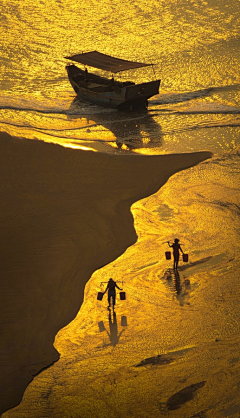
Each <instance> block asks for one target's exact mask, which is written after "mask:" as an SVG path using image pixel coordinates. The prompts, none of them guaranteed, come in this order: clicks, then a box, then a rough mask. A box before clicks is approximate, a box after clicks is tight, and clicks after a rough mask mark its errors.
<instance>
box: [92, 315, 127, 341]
mask: <svg viewBox="0 0 240 418" xmlns="http://www.w3.org/2000/svg"><path fill="white" fill-rule="evenodd" d="M108 326H109V331H108V330H107V329H106V328H105V325H104V322H103V321H100V322H99V323H98V328H99V331H100V332H103V331H106V333H107V335H108V337H109V340H110V343H109V344H104V345H105V346H109V345H112V346H113V347H115V346H116V345H117V344H118V343H119V340H120V337H121V335H122V333H123V332H124V328H123V329H122V330H121V331H120V332H119V333H118V323H117V315H116V312H115V311H114V309H110V310H109V314H108ZM126 326H127V317H126V316H125V315H122V317H121V327H126Z"/></svg>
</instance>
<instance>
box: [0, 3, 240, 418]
mask: <svg viewBox="0 0 240 418" xmlns="http://www.w3.org/2000/svg"><path fill="white" fill-rule="evenodd" d="M238 6H239V2H238V1H236V0H231V1H228V2H225V1H222V0H218V2H216V1H214V0H211V1H202V0H201V1H200V0H195V1H185V2H179V1H176V0H168V1H165V0H163V1H161V2H159V1H157V2H156V1H152V2H151V4H146V2H145V1H138V2H134V1H133V2H131V3H129V2H127V1H125V0H123V1H122V2H121V3H119V2H116V1H111V2H108V1H107V2H106V1H104V2H102V1H98V2H95V1H91V2H90V3H89V2H88V3H81V6H80V5H79V4H78V3H74V2H72V1H71V2H70V1H68V0H64V1H60V0H59V1H57V2H52V1H51V2H49V1H48V2H46V1H42V2H38V3H37V2H33V1H28V3H27V5H26V4H25V3H23V2H20V0H19V1H16V0H15V1H9V0H8V1H3V2H2V9H3V10H2V13H1V22H2V25H3V29H4V31H3V36H2V37H1V40H0V43H1V49H2V51H3V52H2V67H3V71H2V73H1V78H0V84H1V92H2V94H1V98H0V129H1V130H2V131H7V132H9V133H10V134H11V135H16V136H18V137H24V138H29V139H34V138H36V139H39V140H43V141H47V142H49V141H50V142H54V143H58V144H62V145H64V146H70V147H82V148H84V147H87V148H88V149H94V150H100V151H103V152H113V153H119V154H121V153H130V152H138V153H145V154H164V153H176V152H177V153H182V152H190V151H197V150H203V149H205V150H211V151H212V152H213V153H214V157H213V158H212V159H211V160H209V161H206V162H204V163H202V164H200V165H199V166H197V167H194V168H192V169H189V170H186V171H182V172H179V173H177V174H175V175H174V176H173V177H172V178H171V179H169V181H168V182H167V183H166V184H165V186H164V187H163V188H161V190H160V191H159V192H158V193H156V194H155V195H153V196H151V197H149V198H147V199H144V200H142V201H140V202H137V203H135V204H134V205H133V208H132V211H133V214H134V219H135V227H136V231H137V234H138V237H139V239H138V241H137V243H136V244H135V245H134V246H132V247H130V248H129V249H128V250H127V251H126V252H125V254H123V256H121V257H120V258H119V259H117V260H115V261H114V262H113V263H111V264H109V265H108V266H106V267H104V268H103V269H101V270H99V271H97V272H95V273H94V275H93V276H92V278H91V280H90V282H89V283H88V285H87V287H86V293H85V302H84V304H83V306H82V307H81V310H80V312H79V314H78V316H77V318H76V319H75V320H74V321H73V322H72V323H71V324H69V325H68V326H67V327H66V328H64V329H63V330H61V331H60V332H59V333H58V335H57V337H56V342H55V346H56V348H57V350H58V351H59V352H60V353H61V359H60V360H59V362H58V363H56V364H55V365H54V366H52V367H51V368H49V369H48V370H46V371H44V372H43V373H41V374H40V375H39V376H38V377H36V378H35V379H34V381H33V383H32V384H30V385H29V387H28V389H27V390H26V392H25V395H24V399H23V402H22V404H21V405H20V406H19V407H17V408H15V409H13V410H11V411H9V412H7V413H5V414H4V418H5V417H15V416H16V417H18V418H19V417H31V418H34V417H39V416H41V417H49V416H51V417H52V416H53V417H60V416H61V417H65V416H66V417H68V416H69V417H79V416H81V417H84V418H85V417H86V418H88V417H92V416H94V417H95V416H96V417H105V416H108V417H126V416H134V417H151V416H156V417H158V416H171V417H175V416H176V417H191V416H194V414H199V415H198V416H202V417H213V416H214V417H225V416H226V417H228V416H233V417H237V416H238V414H239V411H240V398H239V387H240V378H239V375H240V374H239V364H240V363H239V341H240V332H239V331H240V330H239V308H240V306H239V300H240V298H239V293H240V286H239V270H240V269H239V258H238V254H239V240H238V236H239V227H240V223H239V213H240V191H239V186H240V173H239V155H240V154H239V152H240V148H239V141H240V139H239V122H240V116H239V91H240V88H239V85H240V84H239V61H238V56H239V8H238ZM93 49H97V50H99V51H100V52H103V53H109V54H112V55H114V56H117V57H121V58H125V59H136V60H139V61H144V62H153V63H155V64H156V65H155V67H154V71H155V74H156V77H159V78H161V80H162V83H161V87H160V92H159V95H157V96H155V97H154V98H152V99H151V100H150V103H149V111H148V113H147V114H134V113H133V114H125V113H120V112H116V111H113V110H111V109H101V108H98V107H97V106H93V105H90V104H86V103H82V102H80V101H77V100H75V94H74V92H73V91H72V88H71V86H70V84H69V82H68V79H67V76H66V72H65V65H66V60H65V59H64V56H66V55H69V54H70V53H74V52H80V51H81V50H83V51H89V50H93ZM130 76H131V77H132V76H133V77H135V78H136V79H137V80H138V81H143V80H145V78H147V79H149V78H150V79H151V78H153V77H154V74H153V72H152V68H151V67H150V68H148V69H147V70H146V69H144V70H137V71H135V72H134V74H132V73H131V74H129V73H127V74H126V77H127V78H129V77H130ZM176 236H177V237H179V238H180V239H181V242H182V243H183V249H184V251H185V252H187V253H188V254H189V263H188V264H183V263H182V262H181V265H180V269H179V276H176V275H174V272H173V271H172V265H171V262H168V261H166V260H165V259H164V253H165V251H166V250H167V245H166V244H165V242H166V241H168V240H173V239H174V238H175V237H176ZM111 276H113V277H114V278H115V279H116V280H119V282H120V283H121V281H122V280H123V287H124V290H126V293H127V300H126V301H121V302H120V301H119V300H118V301H117V308H116V318H115V319H114V317H113V316H111V318H109V314H108V311H107V309H106V300H104V301H103V302H102V303H100V302H97V301H96V293H97V291H98V290H100V289H101V288H103V286H102V287H101V282H106V281H107V279H108V278H109V277H111ZM188 281H189V282H188ZM157 355H163V356H165V357H163V360H164V359H165V362H164V361H163V364H151V363H150V364H148V365H145V366H142V367H138V368H136V367H135V365H137V364H139V363H140V362H141V361H142V360H144V359H148V358H151V357H156V356H157ZM203 381H204V382H206V383H205V384H204V385H203V386H202V387H200V388H199V389H198V390H197V391H196V392H194V395H193V399H192V400H188V401H187V402H182V403H181V405H180V406H179V409H177V410H176V411H174V410H171V411H169V409H168V399H170V398H171V396H173V395H174V394H175V393H177V392H179V391H180V390H182V389H184V388H186V387H188V386H189V385H191V384H197V383H201V382H203ZM200 414H201V415H200Z"/></svg>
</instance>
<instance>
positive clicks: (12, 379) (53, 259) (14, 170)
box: [0, 133, 212, 414]
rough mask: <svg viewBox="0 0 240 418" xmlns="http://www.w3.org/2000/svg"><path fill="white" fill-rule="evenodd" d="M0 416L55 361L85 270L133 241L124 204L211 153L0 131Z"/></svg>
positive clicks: (84, 280)
mask: <svg viewBox="0 0 240 418" xmlns="http://www.w3.org/2000/svg"><path fill="white" fill-rule="evenodd" d="M0 148H1V158H2V162H1V175H2V179H5V181H4V183H2V184H1V196H2V199H1V202H2V208H1V212H0V213H1V227H2V234H1V235H2V240H1V255H2V269H1V270H2V280H1V306H2V318H1V322H2V325H3V327H2V328H3V331H2V342H3V343H2V347H1V363H2V374H1V392H0V393H1V395H0V414H1V413H3V412H5V411H6V410H8V409H10V408H13V407H14V406H16V405H17V404H18V403H19V402H21V398H22V395H23V392H24V390H25V388H26V387H27V385H28V384H29V383H30V381H31V380H32V379H33V377H34V376H36V375H37V374H39V373H40V372H41V370H43V369H44V368H47V367H49V366H50V365H51V364H52V363H54V362H56V361H57V360H58V358H59V354H58V352H57V351H56V350H55V349H54V347H53V342H54V338H55V335H56V334H57V332H58V331H59V330H60V329H61V328H63V327H64V326H66V325H67V324H68V323H69V322H70V321H71V320H72V319H73V318H74V317H75V316H76V314H77V312H78V311H79V309H80V306H81V304H82V301H83V294H84V288H85V284H86V283H87V281H88V280H89V278H90V277H91V275H92V273H93V272H94V271H95V270H97V269H99V268H101V267H102V266H103V265H106V264H108V263H110V262H111V261H113V260H114V259H116V258H117V257H119V256H120V255H121V254H122V253H123V252H124V251H125V250H126V248H128V247H129V246H130V245H132V244H133V243H134V242H136V240H137V235H136V232H135V229H134V225H133V216H132V213H131V210H130V209H131V205H132V204H133V203H134V202H136V201H137V200H140V199H142V198H144V197H147V196H149V195H152V194H154V193H155V192H156V191H157V190H159V189H160V188H161V187H162V185H163V184H165V183H166V181H167V180H168V178H169V177H170V176H172V175H173V174H175V173H176V172H178V171H181V170H185V169H187V168H190V167H192V166H194V165H196V164H198V163H200V162H202V161H204V160H206V159H209V158H211V156H212V153H211V152H207V151H203V152H194V153H186V154H168V155H157V156H144V155H136V154H135V155H120V156H118V155H112V154H101V153H95V152H92V151H88V152H86V151H82V150H76V149H74V150H73V149H69V148H64V147H61V146H59V145H54V144H48V143H44V142H40V141H37V140H36V141H35V140H21V139H14V138H12V137H11V136H9V135H8V134H4V133H1V134H0Z"/></svg>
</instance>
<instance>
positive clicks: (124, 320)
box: [121, 315, 127, 327]
mask: <svg viewBox="0 0 240 418" xmlns="http://www.w3.org/2000/svg"><path fill="white" fill-rule="evenodd" d="M121 326H122V327H126V326H127V317H126V316H125V315H123V316H122V317H121Z"/></svg>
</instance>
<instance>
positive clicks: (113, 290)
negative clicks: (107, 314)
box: [103, 278, 122, 309]
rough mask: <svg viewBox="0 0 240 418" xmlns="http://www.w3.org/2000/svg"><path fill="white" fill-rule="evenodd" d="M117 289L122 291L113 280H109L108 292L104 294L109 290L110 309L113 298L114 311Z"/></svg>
mask: <svg viewBox="0 0 240 418" xmlns="http://www.w3.org/2000/svg"><path fill="white" fill-rule="evenodd" d="M116 287H117V288H118V289H119V290H122V289H120V287H118V285H117V283H116V282H115V281H114V280H113V279H112V278H111V279H109V280H108V284H107V287H106V290H105V292H104V293H106V292H107V290H108V308H110V303H111V298H112V304H113V309H114V306H115V302H116ZM104 293H103V294H104Z"/></svg>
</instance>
